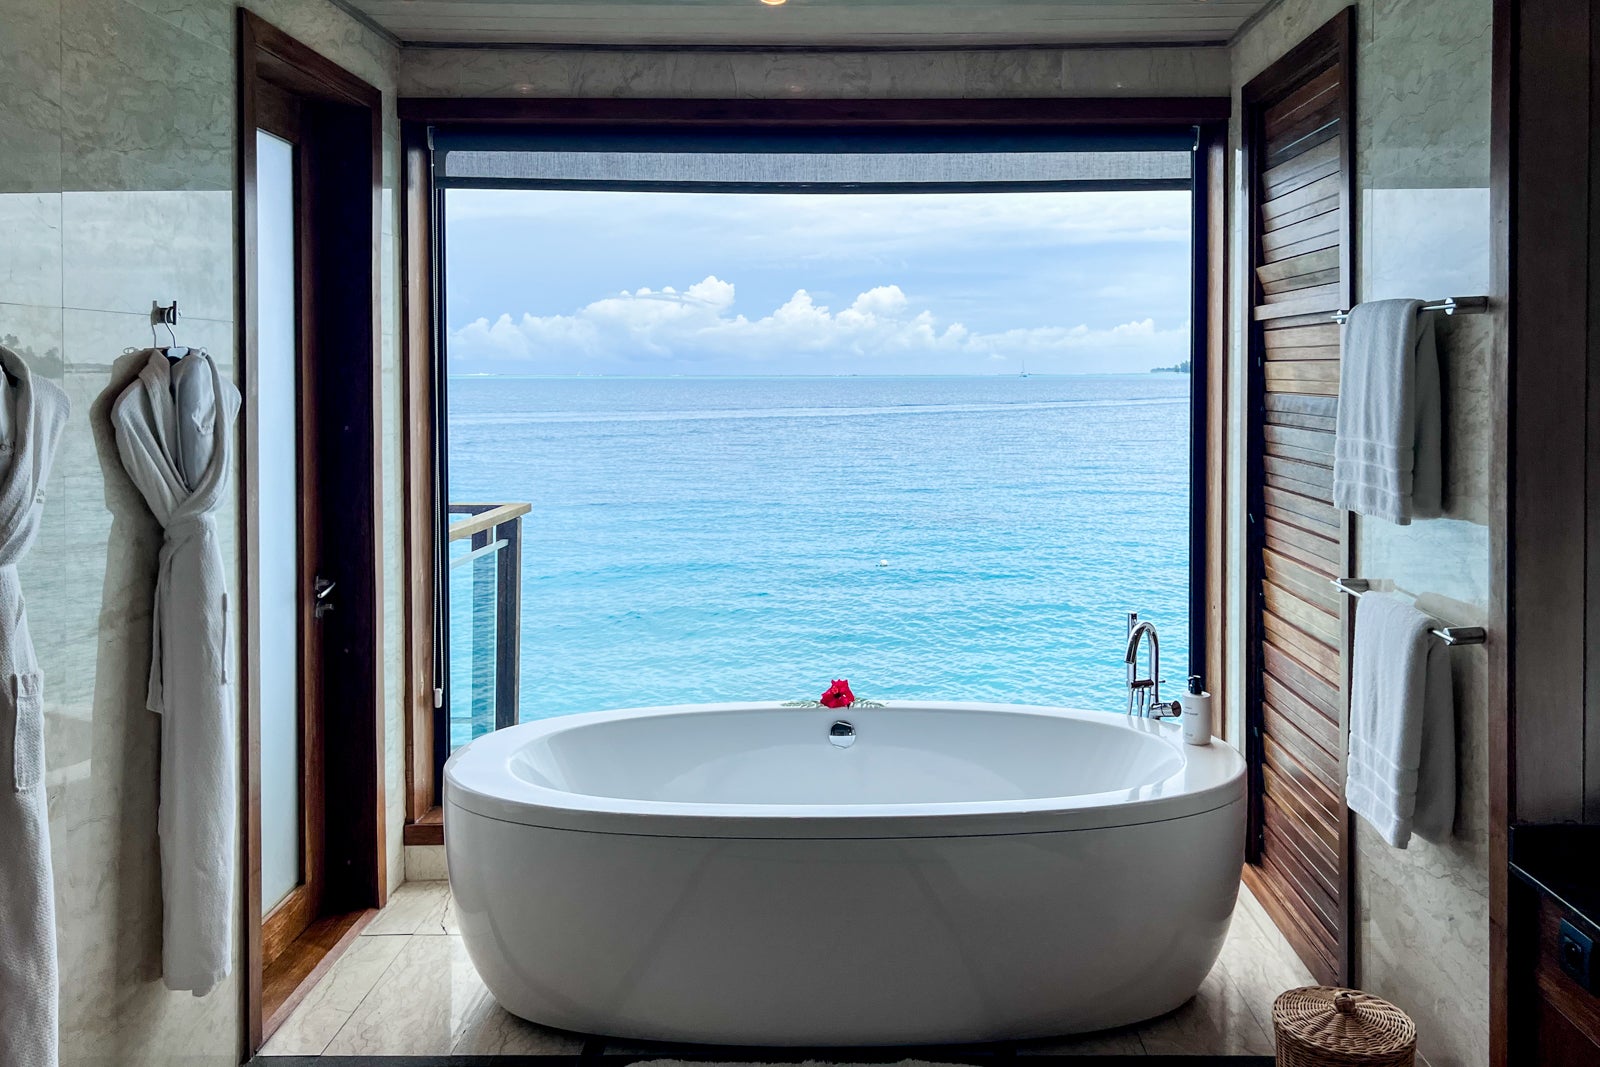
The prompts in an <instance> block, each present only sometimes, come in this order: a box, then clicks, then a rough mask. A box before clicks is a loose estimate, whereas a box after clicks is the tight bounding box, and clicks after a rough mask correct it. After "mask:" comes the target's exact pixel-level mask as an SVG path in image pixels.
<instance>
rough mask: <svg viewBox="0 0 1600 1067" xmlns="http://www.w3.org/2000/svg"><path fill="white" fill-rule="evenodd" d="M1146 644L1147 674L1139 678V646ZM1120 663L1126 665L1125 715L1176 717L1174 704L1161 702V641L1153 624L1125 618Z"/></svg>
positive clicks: (1135, 616)
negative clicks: (1126, 626)
mask: <svg viewBox="0 0 1600 1067" xmlns="http://www.w3.org/2000/svg"><path fill="white" fill-rule="evenodd" d="M1146 640H1148V641H1149V644H1150V659H1149V673H1148V674H1147V675H1145V676H1144V677H1143V678H1140V677H1139V671H1138V663H1139V645H1140V643H1141V642H1144V641H1146ZM1123 661H1124V662H1126V663H1127V665H1128V714H1129V715H1140V716H1143V717H1145V718H1161V717H1163V716H1166V715H1176V714H1177V713H1178V711H1177V707H1176V702H1175V701H1168V702H1167V703H1165V704H1163V703H1162V701H1161V641H1160V639H1159V638H1158V637H1157V636H1156V628H1155V624H1154V623H1152V622H1150V621H1148V620H1140V618H1139V616H1138V615H1137V614H1134V613H1130V614H1129V615H1128V646H1127V648H1126V649H1124V650H1123Z"/></svg>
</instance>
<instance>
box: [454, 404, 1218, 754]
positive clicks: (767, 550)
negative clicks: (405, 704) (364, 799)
mask: <svg viewBox="0 0 1600 1067" xmlns="http://www.w3.org/2000/svg"><path fill="white" fill-rule="evenodd" d="M448 388H449V413H450V414H449V479H450V497H451V499H452V500H460V501H475V502H476V501H496V502H501V501H527V502H529V503H531V504H532V505H533V509H532V511H531V513H530V514H529V515H528V516H527V518H526V519H525V520H524V533H523V546H524V547H523V557H522V568H523V570H522V641H521V649H522V694H521V714H522V718H523V719H525V720H526V719H536V718H545V717H549V716H553V715H565V714H570V713H573V712H581V711H592V710H596V709H601V708H617V707H628V706H636V705H647V704H667V703H680V702H700V701H720V700H770V699H777V700H789V699H803V698H815V697H817V696H818V695H819V694H821V692H822V691H823V689H824V688H826V686H827V684H828V682H829V680H830V679H832V678H848V679H849V680H850V683H851V686H852V687H853V688H854V690H855V692H856V694H857V696H860V697H868V698H875V699H916V698H927V699H940V700H994V701H1008V702H1012V701H1014V702H1020V703H1041V704H1066V705H1070V706H1076V707H1085V708H1098V709H1104V710H1106V711H1117V710H1120V709H1121V708H1122V707H1123V706H1124V701H1125V696H1124V688H1123V683H1124V678H1125V675H1124V670H1125V668H1124V666H1123V662H1122V645H1123V634H1124V628H1125V622H1124V614H1125V613H1126V612H1127V611H1130V610H1136V611H1139V612H1140V613H1141V615H1142V616H1143V617H1144V618H1148V619H1151V620H1152V621H1154V622H1155V623H1156V624H1157V626H1158V627H1159V629H1160V634H1161V640H1162V659H1163V666H1164V670H1163V674H1164V675H1165V677H1166V680H1167V683H1168V685H1169V687H1170V692H1172V693H1177V692H1178V691H1179V689H1180V688H1181V683H1182V680H1183V678H1184V676H1185V675H1186V674H1187V673H1188V669H1187V664H1188V651H1187V645H1188V633H1187V628H1188V623H1187V596H1188V582H1189V572H1188V555H1189V553H1188V519H1189V515H1188V511H1189V502H1188V494H1189V473H1188V463H1189V402H1188V390H1189V378H1188V376H1186V375H1175V374H1137V375H1122V376H1089V375H1083V376H1059V377H1058V376H1040V375H1035V376H1032V377H1028V378H1021V377H927V378H910V377H893V378H890V377H884V378H873V377H817V378H799V377H796V378H779V377H748V378H652V379H645V378H506V377H455V378H452V379H451V380H450V382H449V386H448ZM464 550H465V548H464V546H462V545H459V544H458V545H457V551H456V554H457V555H459V554H461V552H463V551H464ZM473 569H474V568H473V566H472V565H471V564H470V563H469V564H466V565H465V566H458V567H454V568H452V570H451V587H452V600H451V630H452V672H451V676H452V702H451V703H452V709H453V712H454V714H453V718H456V719H457V721H456V722H455V723H454V728H453V730H452V733H453V740H454V741H456V742H458V743H459V742H461V741H464V740H466V739H467V737H468V736H469V735H470V733H471V732H472V731H471V728H470V726H469V725H468V723H467V722H466V721H465V720H466V716H465V711H464V709H465V708H466V707H467V702H468V697H469V694H468V690H470V688H471V677H472V672H471V657H472V655H473V650H474V646H473V642H472V638H473V623H474V619H473V616H472V607H471V602H472V598H471V596H470V594H469V589H470V582H471V580H472V572H473ZM479 623H480V627H481V626H482V625H483V623H482V620H481V619H480V620H479ZM479 636H480V637H482V636H483V633H482V631H481V629H480V634H479ZM488 644H489V643H487V642H482V641H480V642H479V644H478V646H477V647H478V648H480V649H482V648H484V647H487V645H488ZM480 677H481V675H480Z"/></svg>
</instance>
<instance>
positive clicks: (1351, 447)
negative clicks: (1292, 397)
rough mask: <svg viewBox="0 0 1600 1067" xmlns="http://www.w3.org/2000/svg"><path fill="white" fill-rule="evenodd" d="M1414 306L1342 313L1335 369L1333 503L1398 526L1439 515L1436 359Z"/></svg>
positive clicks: (1428, 324) (1427, 327)
mask: <svg viewBox="0 0 1600 1067" xmlns="http://www.w3.org/2000/svg"><path fill="white" fill-rule="evenodd" d="M1421 309H1422V301H1420V300H1375V301H1371V302H1369V303H1365V304H1357V305H1356V306H1355V307H1354V308H1351V309H1350V321H1349V324H1348V325H1347V326H1346V327H1345V334H1344V356H1343V359H1342V361H1341V364H1340V367H1339V418H1338V425H1337V436H1336V437H1335V440H1334V451H1333V502H1334V504H1336V505H1337V506H1339V507H1341V508H1344V509H1346V510H1348V511H1354V512H1357V513H1358V514H1361V515H1372V516H1375V517H1377V518H1380V519H1388V520H1389V521H1390V522H1393V523H1398V524H1399V525H1401V526H1405V525H1408V524H1409V523H1410V522H1411V520H1412V519H1413V518H1429V517H1432V516H1437V515H1439V514H1441V497H1442V491H1441V487H1442V482H1443V472H1442V463H1441V461H1440V451H1441V447H1440V437H1441V435H1442V432H1443V431H1442V428H1441V423H1442V418H1441V401H1440V396H1439V353H1438V350H1437V348H1436V347H1435V344H1434V335H1433V316H1432V315H1430V314H1426V313H1423V312H1422V311H1421Z"/></svg>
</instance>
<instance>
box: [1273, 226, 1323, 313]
mask: <svg viewBox="0 0 1600 1067" xmlns="http://www.w3.org/2000/svg"><path fill="white" fill-rule="evenodd" d="M1341 225H1342V223H1341ZM1340 238H1341V232H1340V230H1338V229H1335V230H1330V231H1329V232H1327V233H1322V234H1317V235H1316V236H1315V237H1308V238H1306V239H1305V240H1304V241H1296V242H1295V243H1294V244H1289V245H1283V246H1281V247H1278V248H1271V249H1267V250H1265V251H1263V252H1262V254H1261V259H1262V261H1263V262H1265V263H1275V262H1277V261H1278V260H1280V259H1290V258H1292V257H1294V256H1303V255H1305V254H1306V253H1307V252H1316V251H1319V250H1321V249H1324V248H1338V247H1339V245H1340ZM1331 310H1337V307H1336V306H1335V307H1333V308H1331Z"/></svg>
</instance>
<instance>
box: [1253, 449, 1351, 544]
mask: <svg viewBox="0 0 1600 1067" xmlns="http://www.w3.org/2000/svg"><path fill="white" fill-rule="evenodd" d="M1277 451H1278V453H1279V454H1281V455H1283V456H1284V457H1285V458H1286V459H1308V460H1314V459H1316V458H1317V457H1318V456H1319V455H1321V453H1309V452H1308V453H1304V454H1299V455H1297V454H1295V452H1296V450H1295V449H1290V448H1281V449H1278V450H1277ZM1261 495H1262V499H1263V500H1265V501H1266V505H1267V507H1268V509H1269V510H1270V509H1272V508H1277V509H1278V510H1279V511H1281V512H1286V513H1287V514H1289V515H1293V516H1295V519H1294V521H1295V524H1296V525H1298V526H1304V527H1305V528H1306V529H1308V530H1312V531H1314V532H1316V533H1321V534H1325V535H1326V536H1329V537H1332V536H1335V535H1336V534H1337V533H1338V532H1339V520H1340V513H1339V510H1338V509H1337V508H1335V507H1333V506H1332V505H1330V504H1326V503H1324V502H1323V501H1321V500H1316V499H1313V498H1312V497H1308V496H1302V495H1301V494H1299V493H1290V492H1287V491H1285V490H1283V489H1272V488H1263V490H1262V494H1261Z"/></svg>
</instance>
